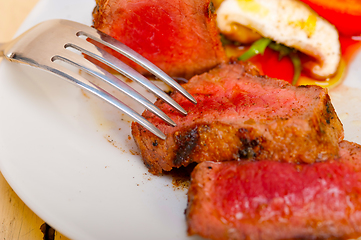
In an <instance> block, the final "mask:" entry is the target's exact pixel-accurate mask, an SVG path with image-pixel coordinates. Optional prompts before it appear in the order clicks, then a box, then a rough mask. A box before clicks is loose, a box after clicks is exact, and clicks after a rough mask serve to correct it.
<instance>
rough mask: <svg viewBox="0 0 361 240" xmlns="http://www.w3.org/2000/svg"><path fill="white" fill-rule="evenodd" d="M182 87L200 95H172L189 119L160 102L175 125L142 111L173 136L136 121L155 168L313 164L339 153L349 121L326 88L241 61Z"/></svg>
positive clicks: (141, 145)
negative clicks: (247, 162)
mask: <svg viewBox="0 0 361 240" xmlns="http://www.w3.org/2000/svg"><path fill="white" fill-rule="evenodd" d="M183 87H184V88H185V89H186V90H188V91H189V92H190V93H191V94H192V95H193V96H194V97H195V98H196V100H197V101H198V104H197V105H193V104H192V103H190V102H189V101H187V100H186V99H185V98H184V97H182V96H181V95H180V94H179V93H177V92H175V93H173V94H172V95H171V96H172V98H174V99H175V100H176V101H177V102H179V103H180V104H181V105H182V106H183V107H184V108H185V110H187V111H188V115H187V116H186V117H184V116H181V115H180V114H178V113H177V112H175V111H174V110H173V109H172V108H171V107H169V106H168V105H167V104H165V103H164V102H162V101H157V102H156V103H155V104H156V105H157V106H158V107H160V109H161V110H163V111H164V112H165V113H167V114H168V116H170V117H171V118H172V119H173V120H174V121H175V122H176V123H177V127H171V126H168V125H166V123H164V122H163V121H161V120H160V119H159V118H157V117H155V116H154V115H153V114H151V113H150V112H145V113H143V115H144V116H145V117H146V118H147V119H148V120H149V121H150V122H152V123H154V124H155V125H156V126H157V127H158V128H159V129H160V130H162V131H163V132H164V133H165V134H166V135H167V139H166V140H160V139H159V138H157V137H156V136H154V135H152V134H151V133H150V132H148V131H147V130H145V129H144V128H143V127H141V126H140V125H139V124H137V123H133V125H132V133H133V136H134V139H135V141H136V143H137V145H138V147H139V148H140V150H141V155H142V157H143V160H144V162H145V164H146V165H147V166H148V168H149V171H150V172H152V173H154V174H159V173H161V172H162V170H165V171H169V170H171V169H172V168H173V167H180V166H182V165H183V166H186V165H188V164H189V163H191V162H203V161H227V160H241V159H269V160H276V161H284V162H307V163H312V162H315V161H323V160H326V159H331V158H337V157H338V156H339V148H338V143H339V141H341V140H342V139H343V127H342V124H341V122H340V120H339V119H338V117H337V115H336V113H335V111H334V108H333V106H332V104H331V102H330V98H329V96H328V94H327V90H326V89H322V88H320V87H317V86H300V87H295V86H291V85H290V84H288V83H287V82H285V81H281V80H275V79H269V78H267V77H262V76H258V75H257V71H256V70H255V69H254V68H253V67H252V66H250V65H240V64H238V63H233V64H224V65H221V66H219V67H217V68H215V69H213V70H211V71H210V72H208V73H204V74H202V75H199V76H195V77H193V78H192V79H191V80H190V81H189V82H188V83H187V84H184V85H183Z"/></svg>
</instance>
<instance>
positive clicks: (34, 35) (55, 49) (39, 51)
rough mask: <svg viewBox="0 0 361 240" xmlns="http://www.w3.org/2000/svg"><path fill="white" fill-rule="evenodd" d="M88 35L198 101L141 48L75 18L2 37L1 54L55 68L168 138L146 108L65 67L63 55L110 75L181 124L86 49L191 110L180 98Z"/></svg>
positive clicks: (103, 77)
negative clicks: (7, 39) (137, 109)
mask: <svg viewBox="0 0 361 240" xmlns="http://www.w3.org/2000/svg"><path fill="white" fill-rule="evenodd" d="M87 38H90V39H92V40H93V41H96V42H97V43H98V44H102V45H105V46H107V47H109V48H111V49H113V50H115V51H117V52H119V53H121V54H122V55H124V56H125V57H127V58H129V59H131V60H133V61H134V62H136V63H138V64H139V65H141V66H142V67H143V68H145V69H147V70H148V71H149V72H151V73H152V74H154V75H155V76H156V77H157V78H159V79H160V80H162V81H164V82H165V83H167V84H168V85H169V86H171V87H172V88H173V89H175V90H177V91H179V92H180V93H181V94H182V95H183V96H185V97H186V98H187V99H189V100H190V101H191V102H193V103H196V100H195V99H194V98H193V97H192V96H191V95H190V94H189V93H188V92H187V91H186V90H184V89H183V88H182V87H181V86H180V85H179V84H178V83H177V82H176V81H174V80H173V79H172V78H170V77H169V76H168V75H166V74H165V73H164V72H163V71H161V70H160V69H159V68H158V67H156V66H155V65H154V64H152V63H151V62H149V61H148V60H146V59H145V58H144V57H142V56H141V55H140V54H138V53H136V52H135V51H133V50H132V49H130V48H129V47H127V46H126V45H124V44H122V43H121V42H119V41H117V40H115V39H114V38H112V37H110V36H109V35H107V34H104V33H102V32H100V31H98V30H96V29H94V28H91V27H89V26H86V25H84V24H80V23H77V22H73V21H69V20H62V19H57V20H48V21H45V22H42V23H40V24H38V25H36V26H35V27H33V28H31V29H30V30H28V31H27V32H25V33H23V34H22V35H21V36H19V37H17V38H16V39H14V40H12V41H11V42H8V43H0V57H5V59H7V60H9V61H12V62H18V63H22V64H28V65H31V66H34V67H37V68H40V69H43V70H46V71H49V72H52V73H54V74H56V75H58V76H60V77H62V78H63V79H66V80H68V81H70V82H71V83H73V84H75V85H77V86H80V87H81V88H83V89H85V90H87V91H89V92H91V93H92V94H94V95H96V96H98V97H100V98H101V99H103V100H105V101H107V102H108V103H110V104H112V105H113V106H115V107H116V108H118V109H119V110H121V111H122V112H124V113H125V114H127V115H128V116H130V117H131V118H132V119H133V120H134V121H136V122H138V123H139V124H141V125H142V126H144V127H145V128H146V129H148V130H149V131H150V132H152V133H154V134H155V135H156V136H158V137H160V138H162V139H165V138H166V136H165V135H164V133H162V132H161V131H160V130H159V129H158V128H156V127H155V126H154V125H153V124H151V123H150V122H149V121H147V120H146V119H145V118H144V117H142V116H141V115H140V114H138V113H137V112H135V111H134V110H133V109H131V108H130V107H128V106H127V105H125V104H124V103H122V102H121V101H120V100H119V99H117V98H115V97H114V96H112V95H111V94H110V93H108V92H106V91H105V90H104V89H102V88H101V87H99V86H97V85H96V84H94V83H92V82H91V81H89V80H87V79H86V78H85V77H83V76H81V75H80V74H79V73H76V72H74V71H72V70H71V69H69V68H67V67H65V66H64V64H59V61H60V62H65V63H68V64H70V65H72V66H75V67H77V68H79V69H81V70H82V71H84V72H86V73H88V74H90V75H93V76H94V77H96V78H98V79H101V80H103V81H105V82H106V83H108V84H109V85H110V86H112V87H115V88H116V89H117V90H119V91H121V92H123V93H124V94H126V95H127V96H129V97H131V98H132V99H134V100H136V101H137V102H139V103H140V104H141V105H142V106H144V107H145V108H146V109H148V110H149V111H151V112H152V113H154V114H155V115H156V116H158V117H159V118H161V119H162V120H164V121H165V122H167V123H168V124H170V125H172V126H175V125H176V124H175V123H174V121H173V120H172V119H171V118H169V117H168V116H167V115H166V114H165V113H164V112H162V111H161V110H160V109H159V108H157V107H156V106H155V105H154V104H152V103H151V102H150V101H148V100H147V99H146V98H144V97H143V96H142V95H140V94H139V93H138V92H136V91H135V90H134V89H132V88H131V87H129V86H128V85H127V84H125V83H124V82H123V81H121V80H119V79H118V78H117V77H115V76H114V75H112V74H110V73H109V72H107V71H106V70H104V69H102V68H101V67H99V66H97V65H96V64H95V63H94V62H93V61H89V60H87V59H86V58H84V56H83V54H84V55H86V56H88V57H91V58H93V59H96V60H98V61H100V62H102V63H104V64H106V65H107V66H109V67H111V68H112V69H114V70H115V71H117V72H119V73H120V74H122V75H123V76H125V77H127V78H129V79H131V80H133V81H135V82H137V83H139V84H141V85H142V86H143V87H144V88H146V89H147V90H149V91H150V92H152V93H153V94H155V95H156V96H158V97H159V98H161V99H162V100H163V101H165V102H166V103H168V104H169V105H171V106H172V107H173V108H175V109H176V110H178V111H179V112H180V113H182V114H183V115H186V114H187V112H186V111H185V110H184V109H183V108H182V107H181V106H180V105H179V104H178V103H177V102H175V101H174V100H173V99H172V98H170V97H169V96H168V95H167V94H166V93H165V92H163V91H162V90H160V89H159V88H158V87H157V86H156V85H154V84H153V83H152V82H151V81H149V80H148V79H147V78H145V77H144V76H143V75H141V74H140V73H138V72H137V71H135V70H134V69H133V68H131V67H129V66H128V65H126V64H125V63H123V62H122V61H120V60H119V59H117V58H116V57H114V56H113V55H111V54H110V53H108V52H106V51H104V50H103V49H101V48H99V47H97V46H95V45H94V44H92V43H90V42H89V41H87V40H86V39H87ZM71 48H73V49H75V50H77V51H80V52H81V53H82V54H78V53H76V52H74V51H71V50H70V49H71Z"/></svg>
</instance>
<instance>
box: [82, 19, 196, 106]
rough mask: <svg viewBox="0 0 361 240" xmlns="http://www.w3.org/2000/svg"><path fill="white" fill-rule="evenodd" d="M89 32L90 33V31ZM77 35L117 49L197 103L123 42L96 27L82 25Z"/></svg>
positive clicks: (174, 82)
mask: <svg viewBox="0 0 361 240" xmlns="http://www.w3.org/2000/svg"><path fill="white" fill-rule="evenodd" d="M90 32H91V33H90ZM78 35H79V36H80V35H82V36H85V37H88V38H91V39H93V40H94V41H97V42H99V43H101V44H104V45H105V46H107V47H109V48H111V49H113V50H115V51H117V52H118V53H120V54H122V55H124V56H126V57H127V58H129V59H131V60H132V61H134V62H136V63H138V64H139V65H141V66H142V67H143V68H145V69H147V70H148V71H149V72H151V73H153V74H154V75H155V76H157V77H158V78H159V79H161V80H162V81H164V82H165V83H167V84H168V85H170V86H171V87H172V88H174V89H176V90H177V91H179V92H180V93H181V94H182V95H183V96H184V97H186V98H187V99H188V100H190V101H191V102H193V103H194V104H196V103H197V101H196V100H195V99H194V97H193V96H192V95H191V94H189V93H188V92H187V91H186V90H185V89H184V88H183V87H182V86H180V85H179V84H178V83H177V82H176V81H174V80H173V79H172V78H171V77H169V76H168V75H167V74H165V73H164V72H163V71H162V70H161V69H159V68H158V67H157V66H155V65H154V64H153V63H151V62H150V61H148V60H147V59H146V58H144V57H143V56H142V55H140V54H139V53H137V52H135V51H134V50H132V49H131V48H129V47H128V46H126V45H125V44H123V43H121V42H119V41H118V40H116V39H115V38H113V37H111V36H109V35H107V34H105V33H102V32H100V31H98V30H96V29H92V28H90V29H88V27H85V26H83V30H82V31H79V32H78Z"/></svg>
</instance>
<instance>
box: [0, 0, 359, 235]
mask: <svg viewBox="0 0 361 240" xmlns="http://www.w3.org/2000/svg"><path fill="white" fill-rule="evenodd" d="M94 5H95V1H93V0H77V1H73V0H62V1H57V0H41V1H40V2H39V4H38V5H37V6H36V8H35V9H34V10H33V12H32V13H31V14H30V15H29V17H28V18H27V20H26V21H25V23H24V24H23V26H22V27H21V29H20V30H19V33H21V32H23V31H25V30H26V29H28V28H29V27H31V26H33V25H35V24H36V23H38V22H41V21H43V20H47V19H52V18H65V19H71V20H75V21H79V22H82V23H85V24H88V25H91V12H92V8H93V7H94ZM360 64H361V54H359V55H358V57H357V58H356V59H355V61H354V63H353V65H352V66H351V70H350V71H349V73H348V76H347V79H346V81H345V83H344V86H342V87H341V88H339V89H337V90H335V91H331V97H332V100H333V103H334V105H335V107H336V110H337V112H338V113H339V116H340V118H341V120H342V121H343V122H344V127H345V136H346V137H345V138H346V139H348V140H352V141H355V142H358V143H360V144H361V110H360V109H361V108H360V106H361V70H360V67H357V66H360ZM0 112H1V117H0V170H1V171H2V173H3V175H4V176H5V178H6V179H7V181H8V182H9V184H10V185H11V187H12V188H13V189H14V190H15V192H16V193H17V194H18V195H19V197H20V198H21V199H22V200H23V201H24V202H25V203H26V204H27V205H28V206H29V207H30V208H31V209H32V210H33V211H34V212H35V213H36V214H38V215H39V216H40V217H41V218H42V219H43V220H45V221H46V222H48V223H49V224H50V225H51V226H52V227H54V228H55V229H57V230H58V231H60V232H62V233H63V234H64V235H66V236H68V237H69V238H72V239H87V240H91V239H197V238H196V237H193V238H189V237H187V235H186V223H185V216H184V209H185V208H186V201H187V198H186V190H184V189H183V190H182V189H181V190H176V189H174V188H173V185H172V178H171V177H169V176H162V177H156V176H152V175H150V174H148V173H147V169H146V168H145V166H144V164H143V162H142V161H141V159H140V156H139V155H136V154H134V153H135V152H137V148H136V146H135V144H134V142H133V139H132V138H131V137H130V135H131V134H130V122H129V120H128V119H127V118H126V117H125V116H123V115H122V114H121V113H120V112H118V111H117V110H115V109H114V108H113V107H111V106H108V105H107V104H105V103H103V102H101V101H100V100H98V99H96V98H94V97H91V96H89V95H87V94H84V93H83V92H82V91H81V90H80V89H78V88H76V87H73V86H71V85H70V84H69V83H67V82H65V81H63V80H61V79H58V78H57V77H55V76H53V75H51V74H49V73H46V72H42V71H39V70H37V69H33V68H31V67H27V66H22V65H18V64H11V63H8V62H6V61H3V62H2V63H1V64H0Z"/></svg>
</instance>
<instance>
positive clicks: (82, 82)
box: [48, 62, 166, 139]
mask: <svg viewBox="0 0 361 240" xmlns="http://www.w3.org/2000/svg"><path fill="white" fill-rule="evenodd" d="M49 66H50V68H48V70H49V71H51V72H52V73H54V74H56V75H59V76H60V77H63V78H65V79H67V80H70V82H72V83H74V84H75V85H77V86H80V87H81V88H83V89H85V90H87V91H89V92H90V93H92V94H94V95H96V96H98V97H100V98H101V99H103V100H105V101H106V102H108V103H110V104H111V105H113V106H115V107H116V108H118V109H119V110H121V111H122V112H124V113H125V114H126V115H128V116H129V117H131V118H132V119H133V120H134V121H136V122H138V123H139V124H140V125H142V126H143V127H145V128H146V129H148V130H149V131H150V132H152V133H153V134H155V135H156V136H158V137H159V138H161V139H166V136H165V135H164V133H163V132H161V131H160V130H159V129H158V128H156V127H155V126H154V125H153V124H151V123H150V122H149V121H148V120H146V119H145V118H144V117H142V116H141V115H140V114H138V113H137V112H135V111H134V110H133V109H131V108H130V107H128V106H127V105H126V104H124V103H123V102H121V101H120V100H119V99H117V98H115V97H114V96H113V95H111V94H110V93H108V92H106V91H105V90H103V89H102V88H100V87H98V86H95V85H93V84H91V82H89V81H88V80H87V79H85V78H84V77H82V76H80V75H79V74H77V73H75V72H73V71H71V70H69V69H67V68H66V67H63V66H61V65H60V64H57V63H54V62H53V63H51V64H50V65H49ZM89 83H90V84H91V85H89Z"/></svg>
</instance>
